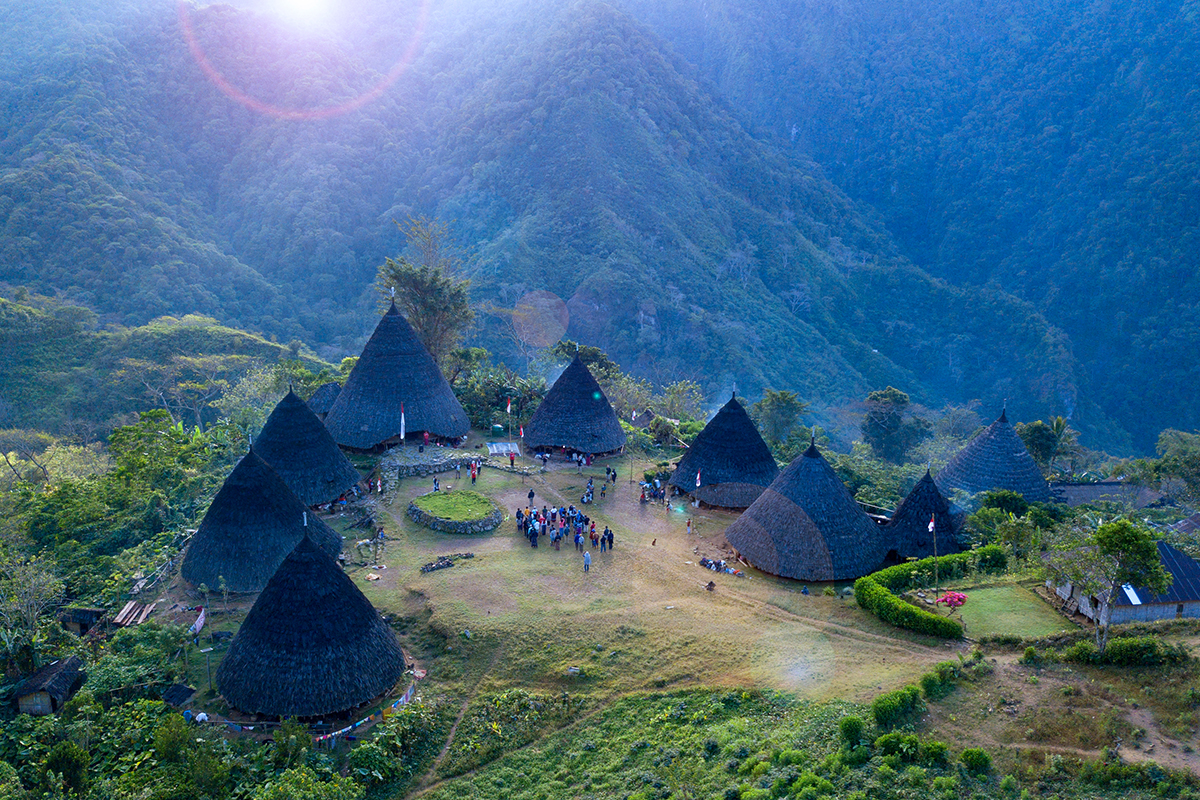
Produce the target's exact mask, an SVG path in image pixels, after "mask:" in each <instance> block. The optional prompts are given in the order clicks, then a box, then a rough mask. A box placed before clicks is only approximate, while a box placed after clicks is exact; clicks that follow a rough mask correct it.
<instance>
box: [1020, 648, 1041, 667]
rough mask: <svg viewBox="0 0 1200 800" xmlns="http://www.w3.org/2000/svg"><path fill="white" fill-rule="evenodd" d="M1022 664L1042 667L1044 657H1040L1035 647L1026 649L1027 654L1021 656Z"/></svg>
mask: <svg viewBox="0 0 1200 800" xmlns="http://www.w3.org/2000/svg"><path fill="white" fill-rule="evenodd" d="M1021 663H1022V664H1027V665H1029V666H1031V667H1037V666H1041V663H1042V657H1041V656H1040V655H1038V651H1037V648H1036V647H1034V646H1033V645H1030V646H1029V647H1026V648H1025V653H1024V654H1023V655H1022V656H1021Z"/></svg>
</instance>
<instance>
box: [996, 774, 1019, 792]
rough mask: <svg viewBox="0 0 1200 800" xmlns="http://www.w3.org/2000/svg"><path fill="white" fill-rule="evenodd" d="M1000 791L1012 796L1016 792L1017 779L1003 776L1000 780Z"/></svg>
mask: <svg viewBox="0 0 1200 800" xmlns="http://www.w3.org/2000/svg"><path fill="white" fill-rule="evenodd" d="M1000 791H1002V792H1008V793H1009V794H1012V793H1014V792H1016V791H1017V779H1016V778H1014V777H1013V776H1012V775H1005V776H1004V777H1003V778H1001V779H1000Z"/></svg>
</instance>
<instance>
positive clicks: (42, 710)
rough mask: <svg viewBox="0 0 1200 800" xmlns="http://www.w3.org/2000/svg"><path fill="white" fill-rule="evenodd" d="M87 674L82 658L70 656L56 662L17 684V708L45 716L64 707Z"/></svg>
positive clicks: (32, 714) (36, 715)
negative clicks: (84, 670)
mask: <svg viewBox="0 0 1200 800" xmlns="http://www.w3.org/2000/svg"><path fill="white" fill-rule="evenodd" d="M86 677H87V676H86V675H85V674H84V672H83V659H81V658H80V657H79V656H70V657H68V658H62V659H59V660H58V661H55V662H54V663H52V664H47V665H46V666H44V667H42V668H41V669H39V670H38V671H37V672H35V673H33V674H32V675H30V676H29V677H28V678H26V679H25V681H24V682H23V683H22V684H21V685H20V686H18V687H17V691H16V698H17V710H18V711H19V712H20V713H22V714H29V715H30V716H34V717H44V716H46V715H47V714H56V713H58V712H59V711H60V710H62V707H63V704H64V703H66V702H67V701H68V700H70V699H71V695H73V694H75V692H76V690H78V689H79V687H80V685H82V684H83V681H84V678H86Z"/></svg>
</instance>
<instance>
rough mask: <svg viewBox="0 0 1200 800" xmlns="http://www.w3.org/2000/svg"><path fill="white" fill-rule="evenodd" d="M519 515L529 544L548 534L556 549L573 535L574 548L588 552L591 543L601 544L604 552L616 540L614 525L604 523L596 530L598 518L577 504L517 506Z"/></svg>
mask: <svg viewBox="0 0 1200 800" xmlns="http://www.w3.org/2000/svg"><path fill="white" fill-rule="evenodd" d="M516 519H517V531H518V532H519V533H520V534H521V535H522V536H524V537H525V538H526V539H528V540H529V546H530V547H537V546H538V544H539V542H540V540H541V538H542V537H543V536H545V537H548V539H547V541H548V542H549V544H550V546H551V547H553V548H554V549H555V550H561V549H562V543H563V542H564V541H566V540H568V539H570V540H571V541H573V542H574V543H575V550H576V551H577V552H581V553H586V552H587V550H588V546H589V544H590V546H591V549H597V548H599V550H600V552H601V553H603V552H606V551H608V550H611V549H612V547H613V544H614V539H615V537H614V534H613V532H612V529H611V528H609V527H608V526H607V525H605V526H604V530H602V531H597V530H596V521H595V520H594V519H591V518H590V517H588V516H587V515H586V514H584V513H583V511H581V510H580V509H578V508H576V507H575V505H574V504H571V505H569V506H566V507H563V506H559V507H558V508H550V507H548V506H542V507H541V508H540V509H539V508H536V507H532V506H526V507H525V508H518V509H517V513H516ZM589 560H590V559H589Z"/></svg>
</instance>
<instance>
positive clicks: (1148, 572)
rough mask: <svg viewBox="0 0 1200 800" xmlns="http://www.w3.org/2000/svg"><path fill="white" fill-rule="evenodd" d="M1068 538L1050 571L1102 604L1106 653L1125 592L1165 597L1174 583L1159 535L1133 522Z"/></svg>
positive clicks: (1068, 531)
mask: <svg viewBox="0 0 1200 800" xmlns="http://www.w3.org/2000/svg"><path fill="white" fill-rule="evenodd" d="M1062 533H1065V536H1063V538H1061V539H1060V541H1059V543H1058V547H1057V548H1056V549H1055V551H1054V552H1053V553H1052V554H1051V556H1050V557H1049V558H1048V559H1047V561H1046V567H1047V569H1048V570H1050V572H1051V574H1053V575H1054V576H1055V578H1057V579H1058V580H1059V581H1060V582H1063V583H1070V584H1071V585H1072V586H1075V587H1077V588H1078V589H1079V591H1080V593H1082V594H1083V595H1084V596H1090V597H1095V598H1096V599H1097V600H1098V605H1099V607H1098V608H1097V609H1096V647H1098V648H1099V649H1100V652H1102V653H1103V652H1104V649H1105V648H1106V647H1107V646H1108V634H1109V620H1110V619H1111V617H1112V603H1113V600H1114V599H1116V596H1117V592H1118V591H1120V590H1121V587H1122V586H1126V585H1132V586H1138V587H1145V588H1147V589H1149V590H1150V591H1152V592H1154V593H1156V594H1162V593H1164V592H1166V591H1167V589H1169V588H1170V587H1171V582H1172V580H1173V578H1172V576H1171V573H1169V572H1167V571H1166V570H1165V569H1163V565H1162V561H1161V559H1159V557H1158V546H1157V545H1156V544H1155V543H1154V536H1153V534H1152V533H1151V532H1150V531H1149V530H1148V529H1146V528H1143V527H1141V526H1139V525H1137V524H1135V523H1133V522H1130V521H1129V520H1126V519H1121V520H1116V521H1115V522H1108V523H1105V524H1102V525H1099V526H1098V527H1097V528H1096V529H1095V530H1094V531H1090V532H1086V531H1085V530H1081V529H1080V528H1078V527H1068V528H1065V529H1064V530H1063V531H1062ZM1081 533H1083V534H1084V535H1082V536H1081V535H1080V534H1081ZM1060 535H1061V534H1060Z"/></svg>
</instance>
